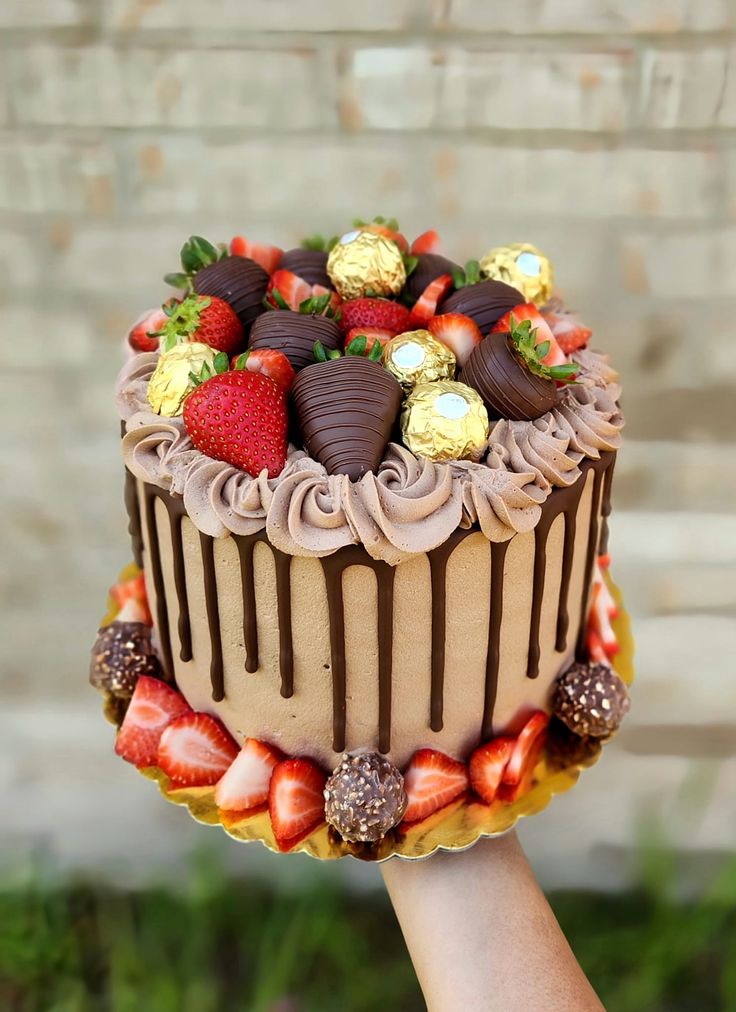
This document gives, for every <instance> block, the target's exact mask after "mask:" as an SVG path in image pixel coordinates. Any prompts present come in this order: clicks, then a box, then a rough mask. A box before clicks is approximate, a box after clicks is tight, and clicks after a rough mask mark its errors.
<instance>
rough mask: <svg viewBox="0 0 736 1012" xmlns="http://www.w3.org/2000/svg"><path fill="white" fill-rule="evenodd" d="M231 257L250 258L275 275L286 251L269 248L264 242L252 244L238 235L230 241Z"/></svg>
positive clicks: (274, 247)
mask: <svg viewBox="0 0 736 1012" xmlns="http://www.w3.org/2000/svg"><path fill="white" fill-rule="evenodd" d="M230 255H231V256H238V257H250V259H251V260H255V262H256V263H257V264H260V265H261V267H262V268H263V269H264V271H268V273H269V274H273V272H274V271H275V270H276V268H277V267H278V265H279V264H280V263H281V257H282V256H283V255H284V251H283V250H282V249H281V248H280V247H278V246H267V245H266V244H265V243H262V242H251V241H250V239H246V238H245V236H242V235H236V236H235V238H234V239H231V240H230Z"/></svg>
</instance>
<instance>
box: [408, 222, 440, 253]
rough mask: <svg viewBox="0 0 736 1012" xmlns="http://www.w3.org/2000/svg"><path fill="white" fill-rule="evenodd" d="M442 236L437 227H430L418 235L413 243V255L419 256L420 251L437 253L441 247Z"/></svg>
mask: <svg viewBox="0 0 736 1012" xmlns="http://www.w3.org/2000/svg"><path fill="white" fill-rule="evenodd" d="M439 245H440V237H439V233H438V232H437V230H436V229H434V228H430V229H428V231H426V232H422V234H421V235H418V236H417V237H416V239H415V240H414V242H413V243H412V244H411V250H410V252H411V254H412V256H419V254H420V253H436V252H437V250H438V249H439Z"/></svg>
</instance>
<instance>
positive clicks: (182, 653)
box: [164, 496, 192, 661]
mask: <svg viewBox="0 0 736 1012" xmlns="http://www.w3.org/2000/svg"><path fill="white" fill-rule="evenodd" d="M167 498H168V501H167V499H164V502H166V505H167V508H168V510H169V520H170V522H171V552H172V556H173V559H174V586H175V587H176V598H177V604H178V606H179V620H178V623H177V632H178V633H179V657H180V658H181V659H182V660H183V661H191V659H192V628H191V623H190V620H189V597H188V594H187V575H186V570H185V568H184V546H183V542H182V532H181V525H182V521H183V519H184V512H185V511H184V505H183V504H182V503H181V502H180V501H179V500H174V499H172V498H171V497H170V496H169V497H167ZM170 504H173V505H175V506H176V505H178V506H179V509H175V508H172V505H170Z"/></svg>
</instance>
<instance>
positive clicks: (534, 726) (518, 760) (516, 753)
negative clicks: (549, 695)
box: [503, 710, 549, 786]
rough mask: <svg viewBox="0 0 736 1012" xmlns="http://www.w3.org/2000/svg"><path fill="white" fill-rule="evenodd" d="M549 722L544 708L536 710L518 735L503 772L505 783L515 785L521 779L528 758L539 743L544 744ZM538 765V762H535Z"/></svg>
mask: <svg viewBox="0 0 736 1012" xmlns="http://www.w3.org/2000/svg"><path fill="white" fill-rule="evenodd" d="M548 724H549V716H548V714H546V713H545V712H544V711H543V710H535V711H534V713H533V714H532V715H531V717H530V718H529V720H527V722H526V724H524V726H523V728H522V729H521V731H520V732H519V733H518V735H517V736H516V740H515V741H514V747H513V750H512V752H511V758H510V759H509V761H508V765H507V766H506V769H505V771H504V774H503V782H504V783H505V784H510V785H512V786H513V785H515V784H518V783H519V782H520V780H521V776H522V773H523V772H524V770H525V768H526V766H527V758H528V756H529V755H530V754H531V753H532V752H533V750H534V749H535V748H536V746H537V745H540V746H541V745H543V744H544V734H545V732H546V730H547V725H548ZM535 765H536V763H535Z"/></svg>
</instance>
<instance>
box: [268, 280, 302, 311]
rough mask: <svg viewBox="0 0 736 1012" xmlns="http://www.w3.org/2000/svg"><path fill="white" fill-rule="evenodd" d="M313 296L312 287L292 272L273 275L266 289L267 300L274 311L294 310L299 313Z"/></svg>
mask: <svg viewBox="0 0 736 1012" xmlns="http://www.w3.org/2000/svg"><path fill="white" fill-rule="evenodd" d="M311 295H312V286H311V285H308V284H307V282H306V281H304V280H303V279H302V278H300V277H299V276H298V274H294V273H293V272H292V271H286V270H278V271H274V273H273V274H272V275H271V280H270V281H269V282H268V287H267V288H266V295H265V300H266V302H267V303H268V305H269V306H271V308H272V309H293V310H294V312H296V313H298V312H299V306H301V304H302V302H306V300H307V299H309V298H310V297H311Z"/></svg>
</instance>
